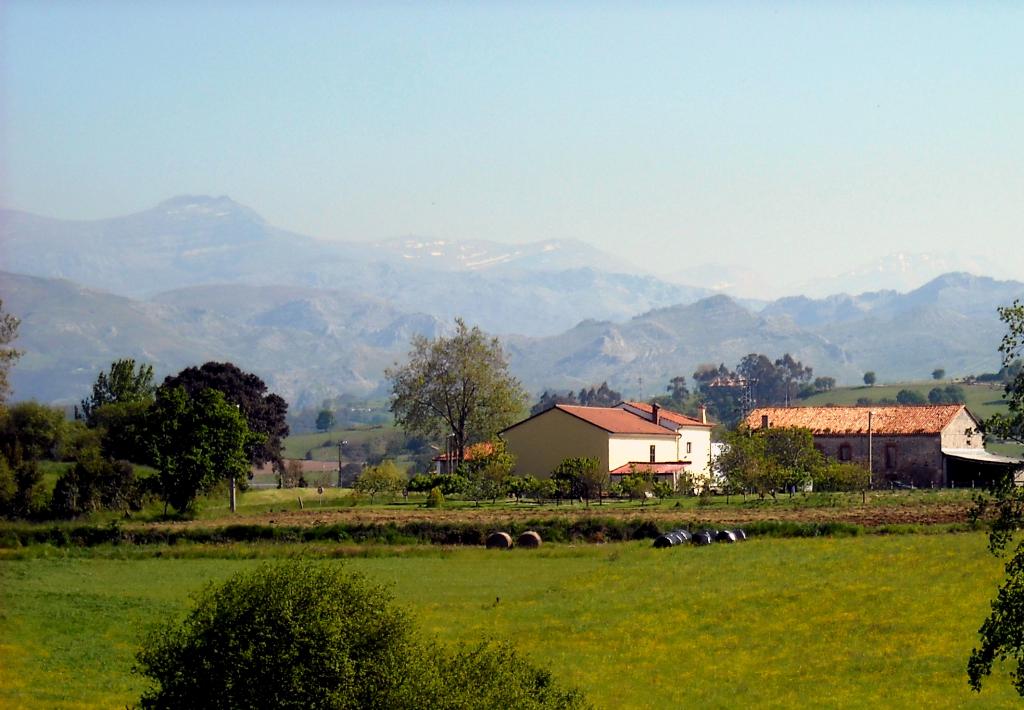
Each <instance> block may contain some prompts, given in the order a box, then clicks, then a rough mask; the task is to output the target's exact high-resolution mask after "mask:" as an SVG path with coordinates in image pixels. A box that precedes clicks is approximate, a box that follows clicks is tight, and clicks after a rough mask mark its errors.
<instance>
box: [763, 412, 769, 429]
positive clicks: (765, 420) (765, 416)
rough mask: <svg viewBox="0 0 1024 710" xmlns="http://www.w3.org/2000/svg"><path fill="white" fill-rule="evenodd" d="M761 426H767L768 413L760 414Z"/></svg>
mask: <svg viewBox="0 0 1024 710" xmlns="http://www.w3.org/2000/svg"><path fill="white" fill-rule="evenodd" d="M761 428H762V429H767V428H768V415H767V414H762V415H761Z"/></svg>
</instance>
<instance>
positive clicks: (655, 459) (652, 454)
mask: <svg viewBox="0 0 1024 710" xmlns="http://www.w3.org/2000/svg"><path fill="white" fill-rule="evenodd" d="M657 460H658V459H657V457H656V456H655V455H654V444H651V463H654V462H655V461H657Z"/></svg>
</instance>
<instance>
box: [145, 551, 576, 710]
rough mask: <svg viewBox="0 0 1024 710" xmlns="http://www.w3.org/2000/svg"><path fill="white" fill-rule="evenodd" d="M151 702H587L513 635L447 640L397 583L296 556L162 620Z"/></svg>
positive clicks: (153, 648) (211, 591)
mask: <svg viewBox="0 0 1024 710" xmlns="http://www.w3.org/2000/svg"><path fill="white" fill-rule="evenodd" d="M136 670H137V671H138V672H140V673H141V674H143V675H144V676H146V677H148V678H149V679H150V680H151V681H152V686H151V687H150V688H149V689H148V690H147V691H146V692H145V693H144V694H143V696H142V698H141V705H142V707H144V708H196V707H204V708H265V707H273V708H353V709H355V708H395V709H396V710H405V709H409V710H411V709H412V708H499V707H516V708H527V709H530V708H536V709H537V710H542V709H546V708H581V707H585V703H584V700H583V697H582V695H581V694H580V693H579V692H578V691H576V690H573V689H565V688H562V687H560V686H559V685H558V684H557V683H556V682H555V681H554V679H553V678H552V676H551V674H550V673H548V672H547V671H545V670H543V669H539V668H536V667H534V666H532V665H531V664H530V663H529V662H528V661H526V660H525V659H524V658H522V657H521V656H520V655H518V653H517V652H516V651H515V650H514V649H513V648H511V647H510V646H507V645H503V644H492V643H482V644H480V645H478V646H474V647H460V648H459V649H458V650H457V651H455V652H454V653H447V652H444V651H441V652H439V651H438V648H437V644H436V643H433V642H426V641H424V640H422V639H420V638H419V637H418V636H417V635H416V634H415V633H414V631H413V629H412V625H411V623H410V620H409V617H408V615H407V614H406V613H405V612H404V611H403V610H401V609H400V608H398V607H397V606H395V604H394V602H393V600H392V597H391V595H390V594H389V593H388V592H387V591H385V590H384V589H382V588H380V587H378V586H376V585H373V584H371V583H370V582H368V581H367V580H366V579H365V578H364V577H362V576H360V575H357V574H353V573H349V572H347V571H345V570H344V569H343V568H342V567H341V566H339V565H338V564H323V563H321V564H316V563H312V562H294V561H293V562H287V563H283V564H276V565H264V566H262V567H259V568H257V569H255V570H253V571H251V572H245V573H240V574H236V575H235V576H233V577H231V578H230V579H228V580H227V581H226V582H223V583H221V584H219V585H210V586H208V587H206V589H205V590H204V591H203V592H202V593H200V594H199V596H198V597H197V599H196V603H195V606H194V607H193V608H192V610H191V611H190V612H189V613H188V615H187V616H186V617H185V619H184V620H182V621H181V622H179V623H173V622H171V623H167V624H164V625H163V626H161V627H159V628H158V629H157V630H155V631H154V632H153V633H152V634H151V635H150V636H149V637H148V638H147V639H146V640H145V642H144V644H143V646H142V650H140V651H139V653H138V655H137V667H136Z"/></svg>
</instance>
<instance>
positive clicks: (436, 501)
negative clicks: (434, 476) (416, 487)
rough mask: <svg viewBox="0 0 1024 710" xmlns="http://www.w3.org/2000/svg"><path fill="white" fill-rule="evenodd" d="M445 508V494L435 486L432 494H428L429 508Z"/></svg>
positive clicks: (431, 490) (431, 491)
mask: <svg viewBox="0 0 1024 710" xmlns="http://www.w3.org/2000/svg"><path fill="white" fill-rule="evenodd" d="M443 506H444V494H443V493H441V489H440V488H438V487H437V486H434V487H433V488H431V489H430V493H428V494H427V507H428V508H441V507H443Z"/></svg>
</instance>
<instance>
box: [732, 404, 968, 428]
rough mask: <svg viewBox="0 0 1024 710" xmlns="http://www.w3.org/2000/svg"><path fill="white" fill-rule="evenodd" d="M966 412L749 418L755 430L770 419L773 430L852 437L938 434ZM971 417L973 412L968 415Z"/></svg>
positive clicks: (936, 408) (887, 410) (834, 410)
mask: <svg viewBox="0 0 1024 710" xmlns="http://www.w3.org/2000/svg"><path fill="white" fill-rule="evenodd" d="M962 409H964V405H962V404H943V405H933V406H912V405H905V406H884V407H883V406H867V407H761V408H759V409H755V410H754V411H752V412H751V413H750V414H749V415H748V416H747V418H746V424H747V426H749V427H750V428H751V429H760V428H761V422H762V416H763V415H768V426H769V427H772V428H788V427H802V428H805V429H810V430H811V431H812V432H814V434H815V435H817V436H829V435H832V436H851V435H858V434H863V435H867V433H868V412H874V414H873V415H872V417H871V432H872V433H873V434H878V435H880V436H886V435H893V436H896V435H907V434H938V433H940V432H941V431H942V430H943V429H945V428H946V426H947V425H948V424H949V423H950V422H951V421H953V418H954V417H956V415H957V414H959V413H960V410H962ZM968 414H969V412H968Z"/></svg>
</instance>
